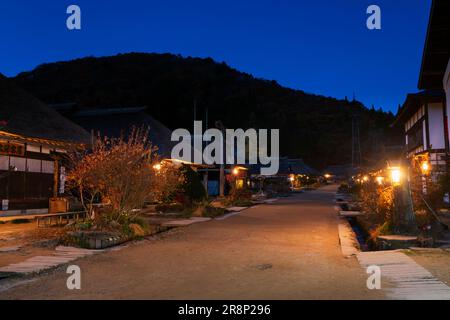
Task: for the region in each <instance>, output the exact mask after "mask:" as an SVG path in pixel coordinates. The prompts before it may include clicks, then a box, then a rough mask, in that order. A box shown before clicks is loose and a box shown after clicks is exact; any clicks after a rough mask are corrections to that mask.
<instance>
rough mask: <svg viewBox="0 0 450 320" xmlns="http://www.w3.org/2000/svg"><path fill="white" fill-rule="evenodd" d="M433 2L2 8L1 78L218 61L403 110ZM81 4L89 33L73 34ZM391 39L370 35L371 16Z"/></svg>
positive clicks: (81, 0) (86, 0) (313, 0)
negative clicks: (70, 16)
mask: <svg viewBox="0 0 450 320" xmlns="http://www.w3.org/2000/svg"><path fill="white" fill-rule="evenodd" d="M430 3H431V0H395V1H393V0H370V1H368V0H295V1H294V0H291V1H275V0H272V1H268V0H249V1H245V0H239V1H238V0H236V1H234V0H229V1H214V0H202V1H197V0H172V1H161V0H159V1H156V0H127V1H125V0H121V1H118V0H96V1H93V0H71V1H66V0H58V1H54V0H27V1H25V0H2V1H1V2H0V73H3V74H5V75H7V76H14V75H16V74H17V73H19V72H21V71H27V70H31V69H33V68H34V67H36V66H37V65H39V64H41V63H44V62H53V61H59V60H68V59H72V58H77V57H83V56H88V55H94V56H102V55H113V54H116V53H124V52H130V51H141V52H171V53H177V54H181V55H183V56H198V57H212V58H213V59H215V60H217V61H220V62H221V61H225V62H226V63H227V64H229V65H230V66H232V67H234V68H236V69H238V70H240V71H245V72H248V73H251V74H253V75H254V76H256V77H261V78H266V79H271V80H272V79H274V80H277V81H278V82H279V83H280V84H282V85H284V86H288V87H291V88H297V89H302V90H304V91H307V92H311V93H317V94H323V95H326V96H334V97H337V98H343V97H344V96H348V97H349V98H351V97H352V95H353V91H354V92H355V93H356V98H357V99H358V100H360V101H362V102H363V103H365V104H366V105H367V106H371V105H372V104H374V105H375V107H376V108H378V107H382V108H383V109H385V110H392V111H393V112H394V113H395V111H396V110H397V105H398V104H399V103H402V102H403V100H404V98H405V95H406V93H408V92H413V91H416V86H417V80H418V73H419V69H420V63H421V56H422V50H423V44H424V38H425V34H426V27H427V22H428V15H429V9H430ZM70 4H77V5H79V6H80V7H81V12H82V30H79V31H69V30H68V29H67V28H66V18H67V14H66V8H67V6H68V5H70ZM370 4H377V5H379V6H380V7H381V10H382V30H381V31H370V30H368V29H367V28H366V18H367V14H366V8H367V7H368V6H369V5H370Z"/></svg>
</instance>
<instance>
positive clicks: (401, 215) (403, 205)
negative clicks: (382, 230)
mask: <svg viewBox="0 0 450 320" xmlns="http://www.w3.org/2000/svg"><path fill="white" fill-rule="evenodd" d="M388 169H389V171H390V179H391V184H392V186H393V206H394V214H393V219H392V222H393V228H394V232H395V233H400V234H413V235H415V234H416V233H417V223H416V217H415V214H414V208H413V203H412V197H411V189H410V186H409V181H408V179H407V174H406V172H405V171H406V169H404V168H402V167H389V168H388Z"/></svg>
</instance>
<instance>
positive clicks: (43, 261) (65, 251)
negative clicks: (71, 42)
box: [0, 246, 102, 274]
mask: <svg viewBox="0 0 450 320" xmlns="http://www.w3.org/2000/svg"><path fill="white" fill-rule="evenodd" d="M100 252H102V250H88V249H80V248H74V247H64V246H58V247H56V249H55V252H54V253H53V255H50V256H34V257H31V258H29V259H27V260H25V261H22V262H19V263H13V264H10V265H8V266H6V267H2V268H0V272H4V273H21V274H30V273H39V272H42V271H44V270H47V269H51V268H55V267H57V266H59V265H61V264H66V263H69V262H70V261H73V260H76V259H79V258H83V257H85V256H89V255H93V254H96V253H100Z"/></svg>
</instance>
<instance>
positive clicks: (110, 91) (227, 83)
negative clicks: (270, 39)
mask: <svg viewBox="0 0 450 320" xmlns="http://www.w3.org/2000/svg"><path fill="white" fill-rule="evenodd" d="M15 81H16V82H17V83H18V84H20V85H21V86H22V87H24V88H25V89H27V90H29V91H30V92H31V93H33V94H34V95H36V96H37V97H39V98H40V99H42V100H43V101H44V102H46V103H66V102H76V103H77V104H78V106H80V107H81V108H86V109H89V108H99V107H108V108H111V107H136V106H148V108H149V109H148V110H149V113H150V114H151V115H152V116H153V117H155V118H156V119H158V120H159V121H161V122H162V123H164V124H165V125H166V126H168V127H169V128H171V129H175V128H180V127H182V128H191V127H192V121H193V114H194V112H193V105H194V104H196V105H197V108H196V109H197V113H196V114H197V119H198V120H203V121H205V111H206V109H208V114H209V117H208V119H209V123H208V125H209V127H212V126H214V123H215V121H216V120H221V121H222V122H223V123H224V124H225V125H226V126H227V127H229V128H279V129H280V135H281V140H280V143H281V146H280V147H281V153H282V155H285V156H289V157H301V158H303V159H304V160H305V161H306V162H307V163H310V164H311V165H312V166H314V167H316V168H319V169H320V168H323V167H325V166H327V165H330V164H345V163H350V162H351V132H352V130H351V118H352V116H353V115H355V114H356V115H358V117H359V124H360V135H361V146H362V153H363V160H365V161H366V162H367V161H370V160H375V159H376V158H375V156H374V155H379V154H380V153H382V152H383V150H384V148H385V147H386V145H387V144H389V143H391V144H392V143H401V141H398V139H397V138H398V135H397V134H395V132H392V130H391V129H390V128H389V125H390V123H392V121H393V119H394V116H393V115H392V113H385V112H383V111H381V110H375V109H374V108H371V109H369V108H366V107H365V106H363V105H362V104H361V103H360V102H357V101H348V100H346V99H345V100H338V99H335V98H330V97H324V96H319V95H313V94H308V93H305V92H303V91H301V90H292V89H288V88H284V87H282V86H280V85H279V84H278V83H277V82H276V81H268V80H263V79H257V78H254V77H253V76H251V75H249V74H246V73H242V72H239V71H237V70H235V69H232V68H230V67H229V66H228V65H226V64H225V63H217V62H215V61H214V60H212V59H210V58H207V59H200V58H191V57H187V58H183V57H181V56H178V55H172V54H144V53H129V54H120V55H116V56H111V57H101V58H94V57H87V58H83V59H76V60H72V61H67V62H56V63H50V64H44V65H41V66H39V67H37V68H36V69H35V70H33V71H31V72H23V73H21V74H19V75H18V76H17V77H16V78H15ZM396 139H397V140H396Z"/></svg>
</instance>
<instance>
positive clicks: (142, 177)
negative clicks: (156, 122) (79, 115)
mask: <svg viewBox="0 0 450 320" xmlns="http://www.w3.org/2000/svg"><path fill="white" fill-rule="evenodd" d="M156 150H157V148H156V147H155V146H153V145H152V144H151V142H150V141H149V140H148V130H143V129H136V128H134V129H133V130H132V131H131V133H130V134H129V136H128V137H127V138H124V137H120V138H108V137H103V138H101V137H98V138H97V139H96V140H95V142H94V145H93V148H92V150H91V151H87V150H84V151H83V152H80V151H78V152H74V153H73V154H72V155H71V156H70V160H71V168H70V170H69V174H68V186H69V187H70V188H71V189H72V190H73V191H74V192H75V193H76V194H77V195H78V196H79V198H80V201H81V203H82V205H83V207H84V208H85V210H86V211H87V212H88V213H89V214H90V215H91V216H92V215H93V203H94V201H95V200H98V199H101V200H102V202H103V203H108V204H109V207H110V210H108V215H107V218H109V219H110V220H114V221H120V220H121V219H123V218H127V217H129V216H130V215H132V212H133V209H138V208H142V206H143V205H144V202H145V201H146V200H148V199H149V197H151V196H152V195H155V194H157V195H160V194H163V193H166V192H167V190H168V189H170V188H169V187H168V185H172V184H173V180H172V179H171V178H170V179H169V178H168V179H161V178H160V177H158V175H159V174H160V173H158V172H157V171H158V170H156V169H155V166H156V165H157V164H158V163H159V159H158V156H157V154H156V153H155V151H156Z"/></svg>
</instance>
